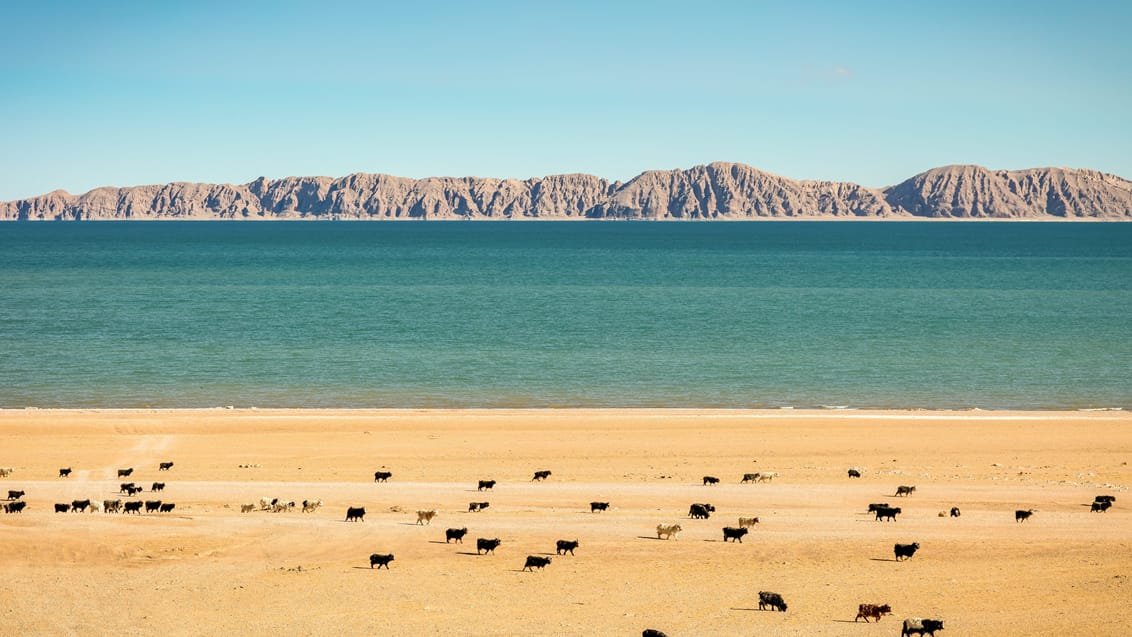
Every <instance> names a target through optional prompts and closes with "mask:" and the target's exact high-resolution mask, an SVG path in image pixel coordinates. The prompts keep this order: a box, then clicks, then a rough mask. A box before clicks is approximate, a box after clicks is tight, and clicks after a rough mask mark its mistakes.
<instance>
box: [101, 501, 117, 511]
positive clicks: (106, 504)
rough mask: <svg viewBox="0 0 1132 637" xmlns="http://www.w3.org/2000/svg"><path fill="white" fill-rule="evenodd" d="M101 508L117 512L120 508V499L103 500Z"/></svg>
mask: <svg viewBox="0 0 1132 637" xmlns="http://www.w3.org/2000/svg"><path fill="white" fill-rule="evenodd" d="M102 510H103V511H104V512H106V513H118V512H119V511H121V510H122V501H121V500H103V501H102Z"/></svg>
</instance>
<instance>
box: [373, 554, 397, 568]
mask: <svg viewBox="0 0 1132 637" xmlns="http://www.w3.org/2000/svg"><path fill="white" fill-rule="evenodd" d="M392 561H393V554H392V553H389V554H388V555H382V554H380V553H374V554H373V555H370V556H369V567H370V568H373V567H374V565H375V564H376V565H377V568H381V567H382V566H384V567H385V570H387V571H388V570H389V563H390V562H392Z"/></svg>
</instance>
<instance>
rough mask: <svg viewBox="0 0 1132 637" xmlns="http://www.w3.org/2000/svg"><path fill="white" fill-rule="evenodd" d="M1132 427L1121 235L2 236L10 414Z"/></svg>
mask: <svg viewBox="0 0 1132 637" xmlns="http://www.w3.org/2000/svg"><path fill="white" fill-rule="evenodd" d="M217 405H236V406H258V407H272V406H279V407H424V406H430V407H543V406H626V407H628V406H673V407H695V406H705V407H776V406H797V407H809V406H819V405H847V406H851V407H888V408H902V407H929V408H965V407H982V408H991V409H1005V408H1035V409H1076V408H1097V407H1118V406H1119V407H1125V408H1132V224H1119V223H1114V224H1110V223H1074V224H1069V223H930V222H925V223H919V222H906V223H877V222H861V223H846V222H840V223H837V222H830V223H825V222H774V223H768V222H763V223H759V222H749V223H617V222H606V223H570V222H513V223H505V222H504V223H500V222H479V223H476V222H450V223H436V222H404V223H393V222H388V223H365V222H355V223H351V222H343V223H336V222H322V223H301V222H258V223H240V222H148V223H147V222H133V223H130V222H124V223H113V222H112V223H58V224H49V223H8V224H0V407H24V406H42V407H137V406H156V407H206V406H217Z"/></svg>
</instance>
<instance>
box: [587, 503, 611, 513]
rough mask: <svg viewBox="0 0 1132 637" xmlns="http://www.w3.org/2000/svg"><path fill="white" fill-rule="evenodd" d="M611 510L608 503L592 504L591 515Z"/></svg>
mask: <svg viewBox="0 0 1132 637" xmlns="http://www.w3.org/2000/svg"><path fill="white" fill-rule="evenodd" d="M608 508H609V503H608V502H590V513H597V512H598V511H605V510H606V509H608Z"/></svg>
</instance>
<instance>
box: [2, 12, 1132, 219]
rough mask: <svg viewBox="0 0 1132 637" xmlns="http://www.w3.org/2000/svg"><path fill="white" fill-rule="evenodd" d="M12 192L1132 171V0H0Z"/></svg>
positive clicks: (878, 182)
mask: <svg viewBox="0 0 1132 637" xmlns="http://www.w3.org/2000/svg"><path fill="white" fill-rule="evenodd" d="M0 34H2V36H0V201H7V200H12V199H19V198H23V197H30V196H35V195H40V194H44V193H47V192H50V191H52V190H55V189H64V190H67V191H69V192H72V193H76V194H77V193H82V192H86V191H87V190H90V189H92V188H95V187H98V186H107V185H110V186H132V185H140V184H156V183H166V182H171V181H201V182H215V183H247V182H249V181H252V180H253V179H255V178H257V177H259V176H266V177H268V178H280V177H285V176H289V175H329V176H342V175H347V174H350V173H355V172H368V173H388V174H393V175H399V176H404V177H415V178H420V177H428V176H479V177H513V178H520V179H525V178H528V177H541V176H545V175H550V174H559V173H578V172H582V173H590V174H595V175H598V176H600V177H604V178H607V179H611V180H628V179H630V178H632V177H633V176H635V175H637V174H639V173H640V172H642V171H644V170H651V169H672V168H690V167H692V166H695V165H698V164H705V163H709V162H712V161H733V162H742V163H745V164H750V165H752V166H755V167H756V168H759V169H762V170H765V171H768V172H772V173H776V174H779V175H783V176H785V177H790V178H794V179H829V180H836V181H852V182H856V183H859V184H862V185H865V186H871V187H884V186H888V185H893V184H896V183H898V182H900V181H903V180H904V179H906V178H908V177H911V176H913V175H915V174H917V173H919V172H922V171H924V170H927V169H929V168H933V167H936V166H942V165H947V164H979V165H982V166H986V167H988V168H993V169H1020V168H1032V167H1039V166H1068V167H1074V168H1094V169H1097V170H1102V171H1104V172H1110V173H1115V174H1117V175H1120V176H1122V177H1125V178H1130V179H1132V2H1129V1H1128V0H1095V1H1091V2H1082V3H1071V2H1064V1H1062V2H1046V1H1043V0H1029V1H1025V2H1022V1H1012V0H1011V1H1002V2H994V1H992V0H984V1H968V0H950V1H948V2H917V1H908V0H902V1H900V2H881V1H877V2H871V1H868V0H860V1H848V0H842V1H830V2H820V1H810V2H806V1H801V0H799V1H796V2H787V1H785V0H783V1H781V2H769V1H761V0H746V1H736V2H730V1H712V0H700V1H698V2H691V1H684V2H669V1H667V0H651V1H648V2H636V1H624V2H617V1H616V0H605V1H594V2H591V1H589V0H571V1H560V2H555V3H550V2H537V1H535V0H528V1H526V2H506V1H492V0H481V1H478V2H467V1H463V2H434V1H429V0H417V1H416V2H335V1H333V0H327V1H323V2H317V3H315V2H291V1H287V0H274V1H271V2H254V1H245V2H231V1H222V2H211V1H207V0H201V1H193V2H189V1H182V2H176V1H172V0H171V1H169V2H164V1H163V2H151V1H144V2H141V1H139V2H116V1H113V0H105V1H100V2H67V1H54V2H53V1H50V0H42V1H37V2H25V1H18V0H0Z"/></svg>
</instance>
